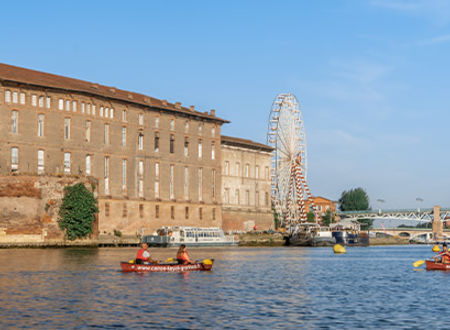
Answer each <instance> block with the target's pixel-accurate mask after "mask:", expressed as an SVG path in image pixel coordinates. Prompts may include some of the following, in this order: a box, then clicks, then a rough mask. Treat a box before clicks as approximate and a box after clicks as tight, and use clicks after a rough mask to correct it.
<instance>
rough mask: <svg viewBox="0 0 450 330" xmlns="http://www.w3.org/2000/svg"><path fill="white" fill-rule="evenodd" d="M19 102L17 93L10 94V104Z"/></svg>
mask: <svg viewBox="0 0 450 330" xmlns="http://www.w3.org/2000/svg"><path fill="white" fill-rule="evenodd" d="M18 102H19V94H18V93H17V92H13V93H12V103H18Z"/></svg>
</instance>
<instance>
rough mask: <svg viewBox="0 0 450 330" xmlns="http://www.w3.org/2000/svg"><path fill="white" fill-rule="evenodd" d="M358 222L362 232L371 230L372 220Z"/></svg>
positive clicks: (359, 220)
mask: <svg viewBox="0 0 450 330" xmlns="http://www.w3.org/2000/svg"><path fill="white" fill-rule="evenodd" d="M358 222H359V223H360V224H361V229H362V230H369V229H372V225H373V219H358Z"/></svg>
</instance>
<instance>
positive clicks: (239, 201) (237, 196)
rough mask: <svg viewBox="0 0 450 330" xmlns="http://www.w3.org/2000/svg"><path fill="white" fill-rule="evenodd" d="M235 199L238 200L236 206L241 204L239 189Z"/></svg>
mask: <svg viewBox="0 0 450 330" xmlns="http://www.w3.org/2000/svg"><path fill="white" fill-rule="evenodd" d="M234 197H235V198H236V200H235V203H236V205H239V204H241V199H240V196H239V189H236V192H235V196H234Z"/></svg>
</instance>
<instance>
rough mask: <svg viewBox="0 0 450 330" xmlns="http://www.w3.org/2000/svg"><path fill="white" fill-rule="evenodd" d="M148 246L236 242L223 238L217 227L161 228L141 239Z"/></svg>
mask: <svg viewBox="0 0 450 330" xmlns="http://www.w3.org/2000/svg"><path fill="white" fill-rule="evenodd" d="M142 242H143V243H147V244H148V245H149V246H164V247H166V246H180V245H181V244H184V245H186V246H229V245H235V244H237V243H238V242H237V241H235V240H234V236H225V234H224V233H223V230H222V229H220V228H219V227H187V226H175V227H163V228H161V229H158V230H157V232H156V233H155V234H154V235H147V236H144V237H143V238H142Z"/></svg>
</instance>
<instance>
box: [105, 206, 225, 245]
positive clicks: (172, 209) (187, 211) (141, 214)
mask: <svg viewBox="0 0 450 330" xmlns="http://www.w3.org/2000/svg"><path fill="white" fill-rule="evenodd" d="M159 210H160V207H159V205H155V218H156V219H159ZM190 213H191V212H190V209H189V206H186V207H185V208H184V218H185V219H186V220H187V219H189V216H190ZM203 213H204V212H203V208H202V207H199V208H198V217H199V219H200V220H202V219H203ZM109 215H110V206H109V203H108V202H106V203H105V216H106V217H109ZM127 216H128V207H127V204H126V203H123V205H122V217H123V218H126V217H127ZM144 216H145V214H144V204H139V217H140V218H144ZM211 217H212V220H216V209H215V208H213V209H212V210H211ZM170 218H171V219H172V220H174V219H175V207H174V206H171V207H170ZM202 234H203V233H202ZM204 234H205V235H207V234H210V235H213V234H215V233H204ZM188 237H189V235H188ZM211 237H212V236H211Z"/></svg>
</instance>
